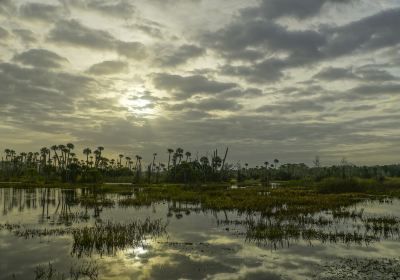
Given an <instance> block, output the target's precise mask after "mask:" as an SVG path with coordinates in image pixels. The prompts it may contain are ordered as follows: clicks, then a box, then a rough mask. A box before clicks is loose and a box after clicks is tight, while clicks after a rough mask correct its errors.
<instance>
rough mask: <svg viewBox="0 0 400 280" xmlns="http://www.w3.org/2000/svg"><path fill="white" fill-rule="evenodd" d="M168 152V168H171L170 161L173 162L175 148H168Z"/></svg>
mask: <svg viewBox="0 0 400 280" xmlns="http://www.w3.org/2000/svg"><path fill="white" fill-rule="evenodd" d="M167 152H168V170H169V166H170V163H171V154H172V153H173V152H174V150H173V149H168V150H167Z"/></svg>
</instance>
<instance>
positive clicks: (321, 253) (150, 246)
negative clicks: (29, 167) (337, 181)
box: [0, 188, 400, 279]
mask: <svg viewBox="0 0 400 280" xmlns="http://www.w3.org/2000/svg"><path fill="white" fill-rule="evenodd" d="M87 192H88V191H87V190H82V189H76V190H65V189H18V188H17V189H12V188H0V224H3V225H4V224H6V223H10V224H19V225H21V226H23V227H24V228H35V229H45V228H47V229H48V228H52V229H54V228H62V229H65V228H82V227H84V226H93V225H95V224H96V223H98V224H99V223H106V222H107V221H111V222H113V223H117V222H121V223H129V222H131V221H133V220H137V219H140V220H145V219H146V218H150V219H151V220H156V219H161V220H162V222H163V223H166V224H167V227H166V234H162V235H160V236H158V237H155V238H147V239H146V240H144V241H143V244H140V245H137V246H128V247H127V248H125V249H123V250H119V251H117V252H116V253H115V254H111V255H107V254H104V255H102V256H101V255H99V254H98V253H96V252H93V253H92V254H91V255H87V256H81V257H80V258H79V257H78V256H77V255H76V254H73V253H72V245H73V238H72V237H71V236H70V235H68V234H67V235H61V236H42V237H34V238H24V237H17V236H15V234H14V233H12V232H10V231H9V230H5V229H3V230H0V279H13V276H15V279H34V271H35V269H36V267H37V266H41V265H48V263H49V262H50V263H52V265H53V266H54V267H55V268H56V269H57V271H60V272H65V273H68V272H69V270H70V268H71V267H73V266H76V265H77V264H79V263H83V262H93V263H95V264H96V265H98V267H99V275H100V276H99V279H314V278H316V277H317V275H322V274H321V273H322V272H323V270H324V265H326V264H327V263H328V264H329V263H333V262H334V260H336V259H340V258H352V259H354V258H360V259H362V258H365V257H368V258H372V259H374V258H376V259H380V258H389V259H391V258H398V257H399V252H400V242H399V240H398V238H397V236H392V237H388V238H381V240H380V241H379V242H374V243H371V244H369V245H367V244H364V243H362V244H343V243H340V242H339V243H329V242H327V243H321V242H320V241H317V240H315V241H312V242H311V244H310V243H309V242H306V241H303V240H301V239H300V240H291V242H290V244H289V246H287V245H284V246H283V247H281V246H278V247H277V248H274V247H271V246H269V245H267V244H260V243H257V242H251V241H248V240H246V238H245V233H246V227H245V226H244V225H243V224H239V223H238V224H236V225H235V224H232V223H228V222H226V221H227V220H229V221H244V220H246V219H249V216H247V215H246V214H240V213H237V212H236V211H229V212H224V211H220V212H214V211H202V210H201V209H200V208H199V206H198V205H190V204H180V203H172V202H164V203H156V204H153V205H151V206H149V207H120V206H118V201H120V200H123V199H125V198H127V197H131V196H133V194H130V193H128V194H124V195H120V194H106V195H104V197H103V199H107V200H111V201H114V202H116V204H115V205H114V206H113V207H106V206H103V207H84V206H82V205H81V204H80V203H79V198H80V197H82V196H83V195H84V194H85V193H87ZM353 208H354V209H361V208H362V209H364V213H366V214H365V215H369V216H371V217H373V216H377V215H391V216H394V215H399V213H400V212H399V210H400V201H399V200H393V201H392V202H391V203H383V204H382V203H378V202H368V203H362V204H359V205H356V206H352V207H351V209H353ZM171 209H175V211H172V210H171ZM176 209H179V210H176ZM320 215H321V216H323V215H328V214H323V213H321V214H320ZM250 216H251V217H252V218H255V219H257V218H258V214H257V213H254V214H250ZM224 221H225V223H224ZM353 224H354V223H353V222H351V221H344V220H343V221H342V222H341V226H340V227H341V228H342V229H347V230H350V229H352V228H353V227H354V225H353ZM399 267H400V266H399ZM318 277H319V276H318ZM318 277H317V278H318ZM318 279H323V278H318ZM324 279H325V278H324ZM329 279H330V278H329Z"/></svg>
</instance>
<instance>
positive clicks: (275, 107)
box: [256, 100, 325, 113]
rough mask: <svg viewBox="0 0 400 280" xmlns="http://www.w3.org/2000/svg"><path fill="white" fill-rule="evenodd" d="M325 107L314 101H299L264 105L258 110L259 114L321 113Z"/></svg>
mask: <svg viewBox="0 0 400 280" xmlns="http://www.w3.org/2000/svg"><path fill="white" fill-rule="evenodd" d="M324 108H325V107H324V106H323V105H322V104H320V103H316V102H315V101H312V100H298V101H291V102H286V103H283V104H272V105H263V106H261V107H259V108H257V110H256V111H257V112H259V113H262V112H272V113H275V112H278V113H298V112H321V111H322V110H324Z"/></svg>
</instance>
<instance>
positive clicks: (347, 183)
mask: <svg viewBox="0 0 400 280" xmlns="http://www.w3.org/2000/svg"><path fill="white" fill-rule="evenodd" d="M317 188H318V191H319V192H321V193H351V192H366V191H367V189H368V184H366V182H364V181H363V182H361V181H360V180H357V179H355V178H350V179H342V178H327V179H324V180H322V181H321V182H320V183H319V184H318V185H317Z"/></svg>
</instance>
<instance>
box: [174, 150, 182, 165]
mask: <svg viewBox="0 0 400 280" xmlns="http://www.w3.org/2000/svg"><path fill="white" fill-rule="evenodd" d="M175 153H176V156H177V158H179V162H178V164H180V163H181V160H182V157H183V149H182V148H178V149H176V151H175Z"/></svg>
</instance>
